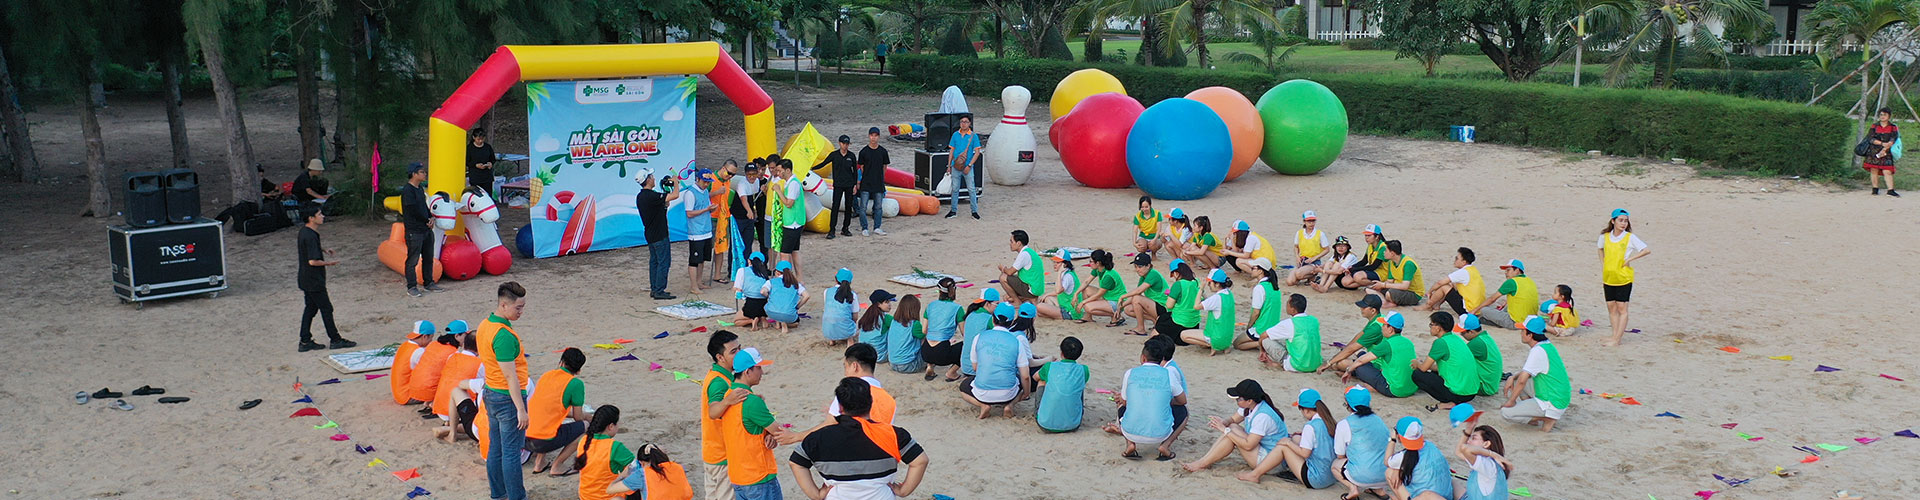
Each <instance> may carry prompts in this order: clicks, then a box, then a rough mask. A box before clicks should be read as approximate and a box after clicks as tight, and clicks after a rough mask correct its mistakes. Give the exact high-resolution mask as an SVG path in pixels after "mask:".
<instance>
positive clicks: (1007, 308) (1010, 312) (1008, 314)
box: [993, 302, 1018, 321]
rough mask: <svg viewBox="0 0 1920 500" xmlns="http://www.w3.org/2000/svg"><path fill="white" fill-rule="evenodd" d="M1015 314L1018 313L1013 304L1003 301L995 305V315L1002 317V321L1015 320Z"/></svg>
mask: <svg viewBox="0 0 1920 500" xmlns="http://www.w3.org/2000/svg"><path fill="white" fill-rule="evenodd" d="M1015 314H1018V313H1017V312H1015V310H1014V308H1013V304H1008V303H1005V302H1002V303H1000V305H997V306H993V317H995V318H1000V320H1001V321H1013V317H1014V315H1015Z"/></svg>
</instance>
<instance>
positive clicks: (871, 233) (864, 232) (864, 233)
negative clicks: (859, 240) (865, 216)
mask: <svg viewBox="0 0 1920 500" xmlns="http://www.w3.org/2000/svg"><path fill="white" fill-rule="evenodd" d="M860 235H861V236H873V231H868V230H865V229H861V230H860Z"/></svg>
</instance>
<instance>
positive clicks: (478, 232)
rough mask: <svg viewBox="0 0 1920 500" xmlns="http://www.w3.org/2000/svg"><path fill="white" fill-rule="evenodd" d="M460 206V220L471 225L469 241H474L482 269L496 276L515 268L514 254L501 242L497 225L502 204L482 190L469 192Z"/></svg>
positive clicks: (469, 227)
mask: <svg viewBox="0 0 1920 500" xmlns="http://www.w3.org/2000/svg"><path fill="white" fill-rule="evenodd" d="M459 205H460V210H459V212H460V222H461V223H463V224H466V226H467V240H469V241H472V242H473V244H474V245H475V246H476V249H477V250H478V251H479V254H480V269H481V270H483V271H486V273H487V274H491V275H495V276H498V275H501V274H505V273H506V272H507V270H508V269H511V268H512V267H513V253H512V252H509V251H508V250H507V247H506V245H502V244H500V232H499V229H498V228H497V227H495V225H494V224H495V223H496V222H498V221H499V220H500V207H499V206H497V205H495V204H494V203H493V198H492V197H489V196H487V193H485V192H482V191H467V193H466V194H465V195H462V196H461V197H460V204H459Z"/></svg>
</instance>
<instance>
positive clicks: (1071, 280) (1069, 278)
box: [1020, 252, 1080, 302]
mask: <svg viewBox="0 0 1920 500" xmlns="http://www.w3.org/2000/svg"><path fill="white" fill-rule="evenodd" d="M1020 253H1026V252H1020ZM1079 286H1080V276H1079V275H1076V274H1069V273H1065V272H1062V273H1060V289H1061V290H1075V291H1076V292H1077V291H1078V290H1079ZM1070 298H1071V297H1070ZM1074 302H1079V301H1078V300H1075V301H1074Z"/></svg>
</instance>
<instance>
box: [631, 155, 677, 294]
mask: <svg viewBox="0 0 1920 500" xmlns="http://www.w3.org/2000/svg"><path fill="white" fill-rule="evenodd" d="M672 175H673V174H667V177H666V178H665V179H655V177H654V174H653V169H648V168H641V169H640V173H639V174H637V175H634V177H633V180H634V182H638V183H640V193H639V194H636V195H634V200H633V204H634V207H635V208H637V209H639V211H640V223H641V225H643V226H646V227H645V232H646V237H647V285H648V288H651V290H650V291H651V292H652V293H651V294H649V295H650V296H651V297H653V300H673V299H674V298H675V297H674V296H673V294H671V293H667V274H668V273H669V265H670V264H671V263H672V261H673V247H672V246H671V245H673V240H672V238H671V237H670V235H669V233H668V231H667V207H668V206H669V205H670V204H672V203H673V202H675V201H678V200H679V199H680V191H679V190H677V189H674V182H673V177H672ZM662 191H665V192H662Z"/></svg>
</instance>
